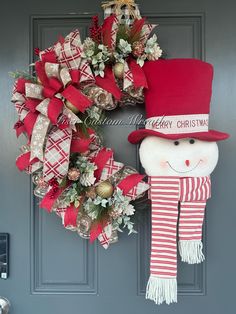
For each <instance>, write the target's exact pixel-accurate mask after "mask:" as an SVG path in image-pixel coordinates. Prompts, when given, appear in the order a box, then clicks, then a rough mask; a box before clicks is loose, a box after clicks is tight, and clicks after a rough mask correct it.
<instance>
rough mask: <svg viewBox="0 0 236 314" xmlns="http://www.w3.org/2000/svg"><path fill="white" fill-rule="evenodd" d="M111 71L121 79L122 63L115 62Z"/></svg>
mask: <svg viewBox="0 0 236 314" xmlns="http://www.w3.org/2000/svg"><path fill="white" fill-rule="evenodd" d="M113 71H114V74H115V77H116V78H119V79H122V78H123V76H124V64H123V63H121V62H117V63H116V64H115V65H114V67H113Z"/></svg>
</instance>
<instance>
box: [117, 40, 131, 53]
mask: <svg viewBox="0 0 236 314" xmlns="http://www.w3.org/2000/svg"><path fill="white" fill-rule="evenodd" d="M118 48H119V49H120V51H121V52H122V53H123V54H124V55H125V56H128V55H129V54H130V53H131V51H132V47H131V45H130V44H129V43H128V42H127V41H126V40H124V39H120V41H119V44H118Z"/></svg>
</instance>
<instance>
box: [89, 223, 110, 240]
mask: <svg viewBox="0 0 236 314" xmlns="http://www.w3.org/2000/svg"><path fill="white" fill-rule="evenodd" d="M107 223H108V219H104V220H103V221H101V222H94V223H93V224H92V225H91V228H90V243H93V242H94V241H95V240H96V239H97V237H98V236H99V235H100V234H101V233H102V230H103V229H104V228H105V227H106V225H107Z"/></svg>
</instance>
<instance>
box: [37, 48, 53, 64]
mask: <svg viewBox="0 0 236 314" xmlns="http://www.w3.org/2000/svg"><path fill="white" fill-rule="evenodd" d="M41 60H42V62H43V63H45V62H51V63H57V56H56V53H55V51H54V50H52V51H48V52H45V53H42V54H41Z"/></svg>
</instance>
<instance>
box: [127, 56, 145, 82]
mask: <svg viewBox="0 0 236 314" xmlns="http://www.w3.org/2000/svg"><path fill="white" fill-rule="evenodd" d="M128 65H129V69H130V71H131V73H132V74H133V80H134V86H135V87H136V88H137V87H146V88H147V87H148V85H147V80H146V76H145V74H144V71H143V69H142V68H141V66H140V65H139V64H137V62H136V61H135V60H134V59H133V58H130V59H129V60H128Z"/></svg>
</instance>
